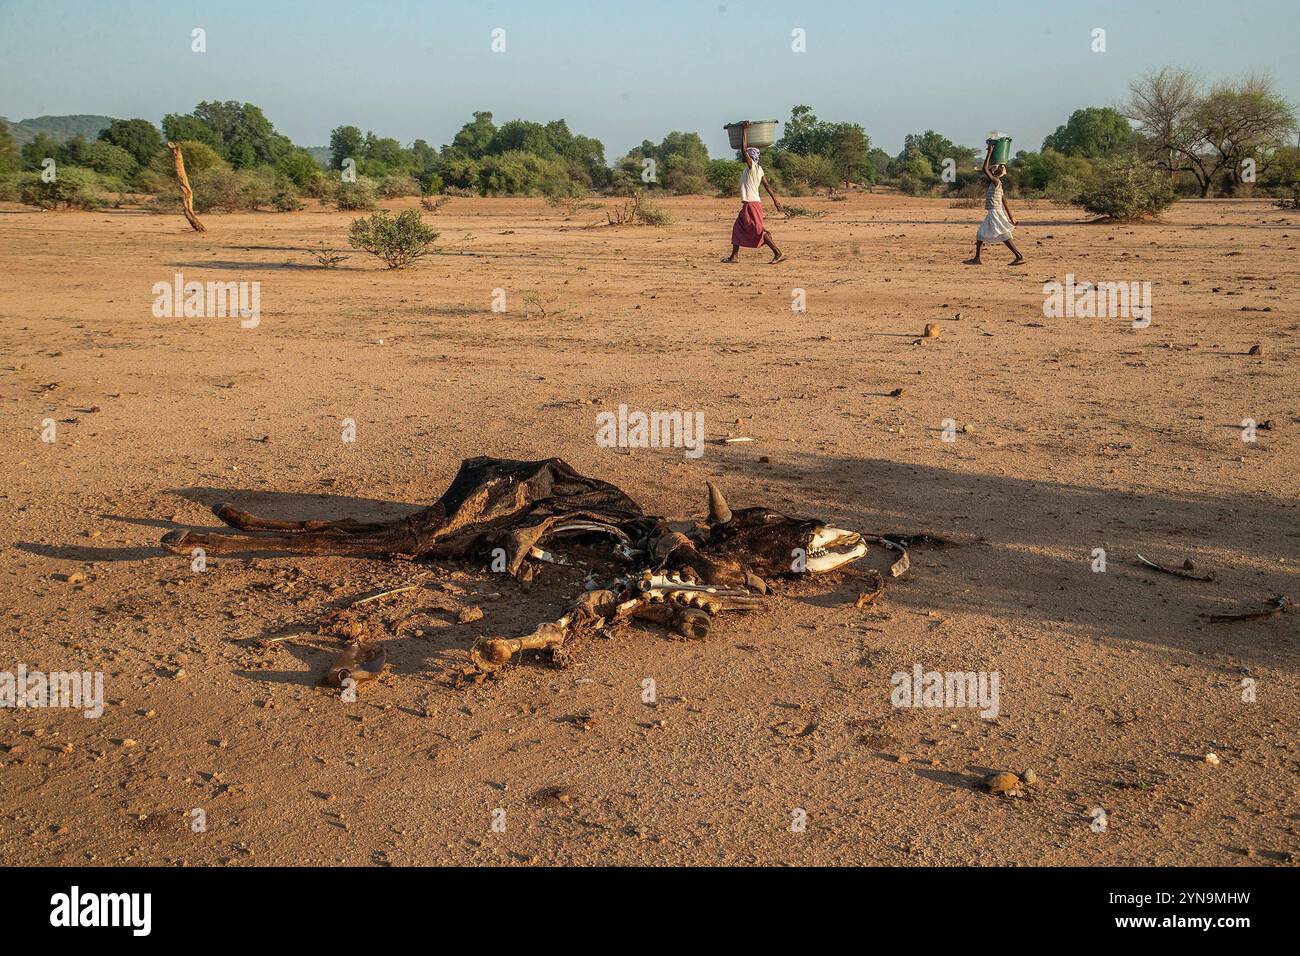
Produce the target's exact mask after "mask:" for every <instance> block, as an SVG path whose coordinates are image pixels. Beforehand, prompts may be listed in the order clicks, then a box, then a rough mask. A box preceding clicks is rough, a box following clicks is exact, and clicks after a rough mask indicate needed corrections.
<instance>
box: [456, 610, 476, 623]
mask: <svg viewBox="0 0 1300 956" xmlns="http://www.w3.org/2000/svg"><path fill="white" fill-rule="evenodd" d="M482 619H483V609H482V608H481V607H466V608H461V612H460V613H459V614H457V615H456V623H457V624H470V623H472V622H473V621H480V620H482Z"/></svg>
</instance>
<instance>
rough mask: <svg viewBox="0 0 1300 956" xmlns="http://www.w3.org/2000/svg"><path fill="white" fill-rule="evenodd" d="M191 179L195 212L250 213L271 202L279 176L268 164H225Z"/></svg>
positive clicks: (190, 177)
mask: <svg viewBox="0 0 1300 956" xmlns="http://www.w3.org/2000/svg"><path fill="white" fill-rule="evenodd" d="M187 175H189V174H188V172H187ZM189 179H190V186H191V187H192V188H193V190H194V211H195V212H200V213H205V212H250V211H252V210H254V209H257V208H258V207H259V206H269V205H271V200H272V197H273V196H274V195H275V176H274V173H272V172H271V170H270V168H268V167H259V168H256V169H231V168H230V167H229V166H226V165H225V164H224V163H223V164H222V165H221V166H216V167H213V168H211V169H205V170H203V171H202V172H200V173H196V174H193V175H190V176H189ZM177 188H179V187H177Z"/></svg>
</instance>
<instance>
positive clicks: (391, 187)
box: [377, 176, 424, 199]
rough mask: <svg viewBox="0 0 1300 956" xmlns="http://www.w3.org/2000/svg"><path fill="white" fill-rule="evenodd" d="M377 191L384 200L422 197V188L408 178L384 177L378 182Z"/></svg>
mask: <svg viewBox="0 0 1300 956" xmlns="http://www.w3.org/2000/svg"><path fill="white" fill-rule="evenodd" d="M377 191H378V192H379V195H380V196H382V197H383V198H384V199H397V198H398V197H399V196H419V195H422V194H423V193H424V187H423V186H421V185H420V181H419V180H417V179H413V178H412V177H410V176H385V177H384V178H383V179H381V180H379V185H378V187H377Z"/></svg>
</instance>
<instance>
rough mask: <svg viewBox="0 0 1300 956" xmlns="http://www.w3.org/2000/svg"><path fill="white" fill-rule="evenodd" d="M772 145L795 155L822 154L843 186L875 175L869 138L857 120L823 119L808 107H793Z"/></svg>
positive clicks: (866, 179)
mask: <svg viewBox="0 0 1300 956" xmlns="http://www.w3.org/2000/svg"><path fill="white" fill-rule="evenodd" d="M776 148H777V150H778V151H780V152H784V153H793V154H795V155H797V156H824V157H825V158H827V159H828V160H830V163H831V167H832V170H833V173H834V179H835V180H836V181H839V182H842V183H844V184H845V185H848V184H849V183H851V182H853V181H855V180H857V181H860V182H874V181H875V178H876V175H875V167H874V166H873V165H872V163H871V139H870V137H868V136H867V134H866V132H865V131H864V130H863V129H862V127H861V126H859V125H858V124H857V123H827V122H823V121H821V120H819V119H818V118H817V116H816V114H814V113H813V111H812V109H811V108H810V107H808V106H802V105H800V106H796V107H794V108H793V109H792V110H791V111H790V119H789V121H788V122H787V123H786V124H785V134H784V135H783V136H782V137H781V139H780V141H779V142H778V143H777V144H776ZM833 184H834V183H833V182H832V183H828V184H827V185H833Z"/></svg>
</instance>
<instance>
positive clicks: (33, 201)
mask: <svg viewBox="0 0 1300 956" xmlns="http://www.w3.org/2000/svg"><path fill="white" fill-rule="evenodd" d="M102 191H103V180H101V179H100V178H99V176H97V175H96V174H95V173H94V172H93V171H92V170H89V169H79V168H78V167H76V166H60V167H58V168H57V175H56V176H55V178H54V181H53V182H49V183H47V182H42V181H41V178H40V176H39V175H33V176H30V177H27V178H25V179H24V180H23V181H21V182H20V184H19V200H20V201H21V202H23V203H25V204H26V205H28V206H36V207H38V208H40V209H58V208H60V207H62V208H64V209H98V208H99V207H100V206H101V205H102V204H103V199H102V196H101V193H102Z"/></svg>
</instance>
